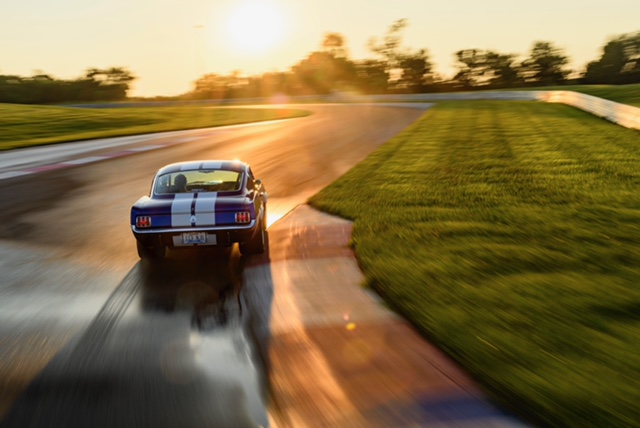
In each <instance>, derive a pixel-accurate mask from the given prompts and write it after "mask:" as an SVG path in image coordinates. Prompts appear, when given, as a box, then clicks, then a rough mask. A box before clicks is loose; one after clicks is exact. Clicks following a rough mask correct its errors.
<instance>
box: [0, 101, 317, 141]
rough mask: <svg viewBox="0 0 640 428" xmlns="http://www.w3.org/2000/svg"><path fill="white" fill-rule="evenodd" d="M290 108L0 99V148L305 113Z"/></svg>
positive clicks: (172, 129)
mask: <svg viewBox="0 0 640 428" xmlns="http://www.w3.org/2000/svg"><path fill="white" fill-rule="evenodd" d="M308 114H309V112H306V111H302V110H294V109H288V108H277V109H276V108H274V109H271V108H269V109H250V108H218V107H148V108H118V109H78V108H67V107H50V106H24V105H16V104H0V130H1V132H0V150H9V149H16V148H20V147H29V146H36V145H43V144H55V143H60V142H67V141H78V140H88V139H93V138H105V137H118V136H125V135H135V134H144V133H150V132H164V131H176V130H181V129H193V128H205V127H210V126H223V125H233V124H239V123H247V122H258V121H264V120H273V119H285V118H290V117H299V116H306V115H308Z"/></svg>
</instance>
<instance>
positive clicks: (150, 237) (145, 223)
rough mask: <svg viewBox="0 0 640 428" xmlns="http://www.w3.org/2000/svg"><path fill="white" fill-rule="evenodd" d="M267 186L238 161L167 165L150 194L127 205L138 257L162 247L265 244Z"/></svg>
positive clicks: (258, 249) (252, 247)
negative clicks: (129, 207)
mask: <svg viewBox="0 0 640 428" xmlns="http://www.w3.org/2000/svg"><path fill="white" fill-rule="evenodd" d="M266 228H267V192H266V190H265V188H264V185H263V184H262V181H261V180H258V179H256V178H254V176H253V173H252V172H251V168H250V167H249V165H248V164H246V163H244V162H240V161H226V160H223V161H216V160H211V161H190V162H180V163H174V164H171V165H167V166H165V167H163V168H161V169H160V170H159V171H158V172H157V173H156V175H155V177H154V179H153V184H152V185H151V192H150V195H149V196H143V197H141V198H140V199H138V201H137V202H136V203H135V204H134V205H133V207H132V208H131V229H132V230H133V235H134V236H135V238H136V241H137V245H138V255H139V256H140V257H141V258H152V259H153V258H155V259H160V258H163V257H164V256H165V253H166V249H167V248H192V247H200V246H225V247H228V246H231V245H233V243H235V242H238V243H239V244H240V252H241V253H242V254H258V253H262V252H264V250H265V242H266Z"/></svg>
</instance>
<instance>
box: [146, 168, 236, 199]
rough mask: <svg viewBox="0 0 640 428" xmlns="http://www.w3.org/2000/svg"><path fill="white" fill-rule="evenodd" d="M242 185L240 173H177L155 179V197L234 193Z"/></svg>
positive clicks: (211, 171)
mask: <svg viewBox="0 0 640 428" xmlns="http://www.w3.org/2000/svg"><path fill="white" fill-rule="evenodd" d="M241 185H242V173H241V172H238V171H230V170H225V169H215V170H193V171H179V172H173V173H169V174H163V175H160V176H158V177H157V178H156V181H155V187H154V189H153V192H154V194H156V195H171V194H175V193H188V192H236V191H238V190H240V186H241Z"/></svg>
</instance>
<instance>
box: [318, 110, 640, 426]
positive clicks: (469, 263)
mask: <svg viewBox="0 0 640 428" xmlns="http://www.w3.org/2000/svg"><path fill="white" fill-rule="evenodd" d="M639 189H640V133H638V131H634V130H629V129H625V128H622V127H619V126H616V125H613V124H611V123H609V122H607V121H605V120H602V119H599V118H596V117H594V116H591V115H589V114H588V113H585V112H582V111H580V110H577V109H574V108H571V107H568V106H564V105H559V104H546V103H537V102H524V101H523V102H507V101H464V102H442V103H439V104H438V105H437V106H435V107H434V108H432V109H431V110H430V111H428V112H427V113H426V114H425V116H423V118H421V120H419V121H418V122H416V123H415V124H414V125H412V126H411V127H409V128H408V129H406V130H405V131H404V132H403V133H401V134H400V135H398V136H397V137H395V138H394V139H392V140H391V141H389V142H387V143H386V144H385V145H383V146H382V147H381V148H380V149H378V150H377V151H376V152H374V153H373V154H372V155H370V156H369V157H368V158H367V159H366V160H365V161H363V162H362V163H360V164H359V165H357V166H356V167H355V168H353V169H352V170H350V171H349V172H348V173H346V174H345V175H344V176H343V177H342V178H341V179H339V180H338V181H336V182H335V183H333V184H332V185H330V186H329V187H327V188H325V189H323V190H322V191H321V192H320V193H318V194H316V195H315V196H313V197H312V198H311V199H310V203H311V205H313V206H315V207H317V208H319V209H321V210H324V211H327V212H329V213H333V214H336V215H340V216H342V217H345V218H348V219H352V220H354V231H353V246H354V248H355V251H356V253H357V257H358V260H359V263H360V264H361V266H362V269H363V271H364V273H365V277H366V281H367V285H369V286H371V287H372V288H373V289H375V290H376V291H377V292H378V293H379V294H380V295H381V296H382V297H383V298H384V299H385V300H386V301H387V302H388V303H389V305H390V306H391V307H393V308H394V309H395V310H397V311H398V312H400V313H402V314H403V315H404V316H406V317H407V318H408V319H409V320H411V321H412V322H413V323H414V324H415V325H416V326H417V328H418V329H419V330H420V331H421V332H422V333H423V334H424V335H425V336H426V337H428V338H430V339H431V340H432V341H433V342H434V343H436V344H437V345H439V346H440V347H441V348H442V349H443V350H445V351H446V352H447V353H448V354H449V355H451V356H452V357H453V358H454V359H455V360H457V361H458V362H459V363H460V364H461V365H462V366H463V367H464V368H465V369H466V370H467V371H468V372H469V373H470V374H471V375H472V376H473V377H474V378H475V379H476V380H477V381H478V382H479V383H480V384H481V385H483V387H484V388H485V389H486V391H487V392H488V393H489V394H490V395H491V396H492V397H494V399H496V400H497V401H498V402H499V403H501V404H502V405H504V406H506V407H507V408H509V409H511V410H512V411H513V412H514V413H516V414H519V415H521V416H522V417H524V418H526V419H528V420H530V421H532V422H534V423H536V424H539V425H543V426H571V427H604V426H606V427H631V426H640V406H639V405H638V403H640V191H639Z"/></svg>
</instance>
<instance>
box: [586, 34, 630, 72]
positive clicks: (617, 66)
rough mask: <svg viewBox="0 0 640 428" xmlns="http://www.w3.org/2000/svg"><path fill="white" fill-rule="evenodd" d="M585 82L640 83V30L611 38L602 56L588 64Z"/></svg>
mask: <svg viewBox="0 0 640 428" xmlns="http://www.w3.org/2000/svg"><path fill="white" fill-rule="evenodd" d="M584 82H585V83H606V84H624V83H640V32H637V33H630V34H625V35H622V36H619V37H616V38H614V39H611V40H609V42H607V44H606V45H605V46H604V47H603V48H602V56H601V57H600V59H598V60H597V61H592V62H590V63H589V64H588V65H587V70H586V72H585V75H584Z"/></svg>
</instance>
